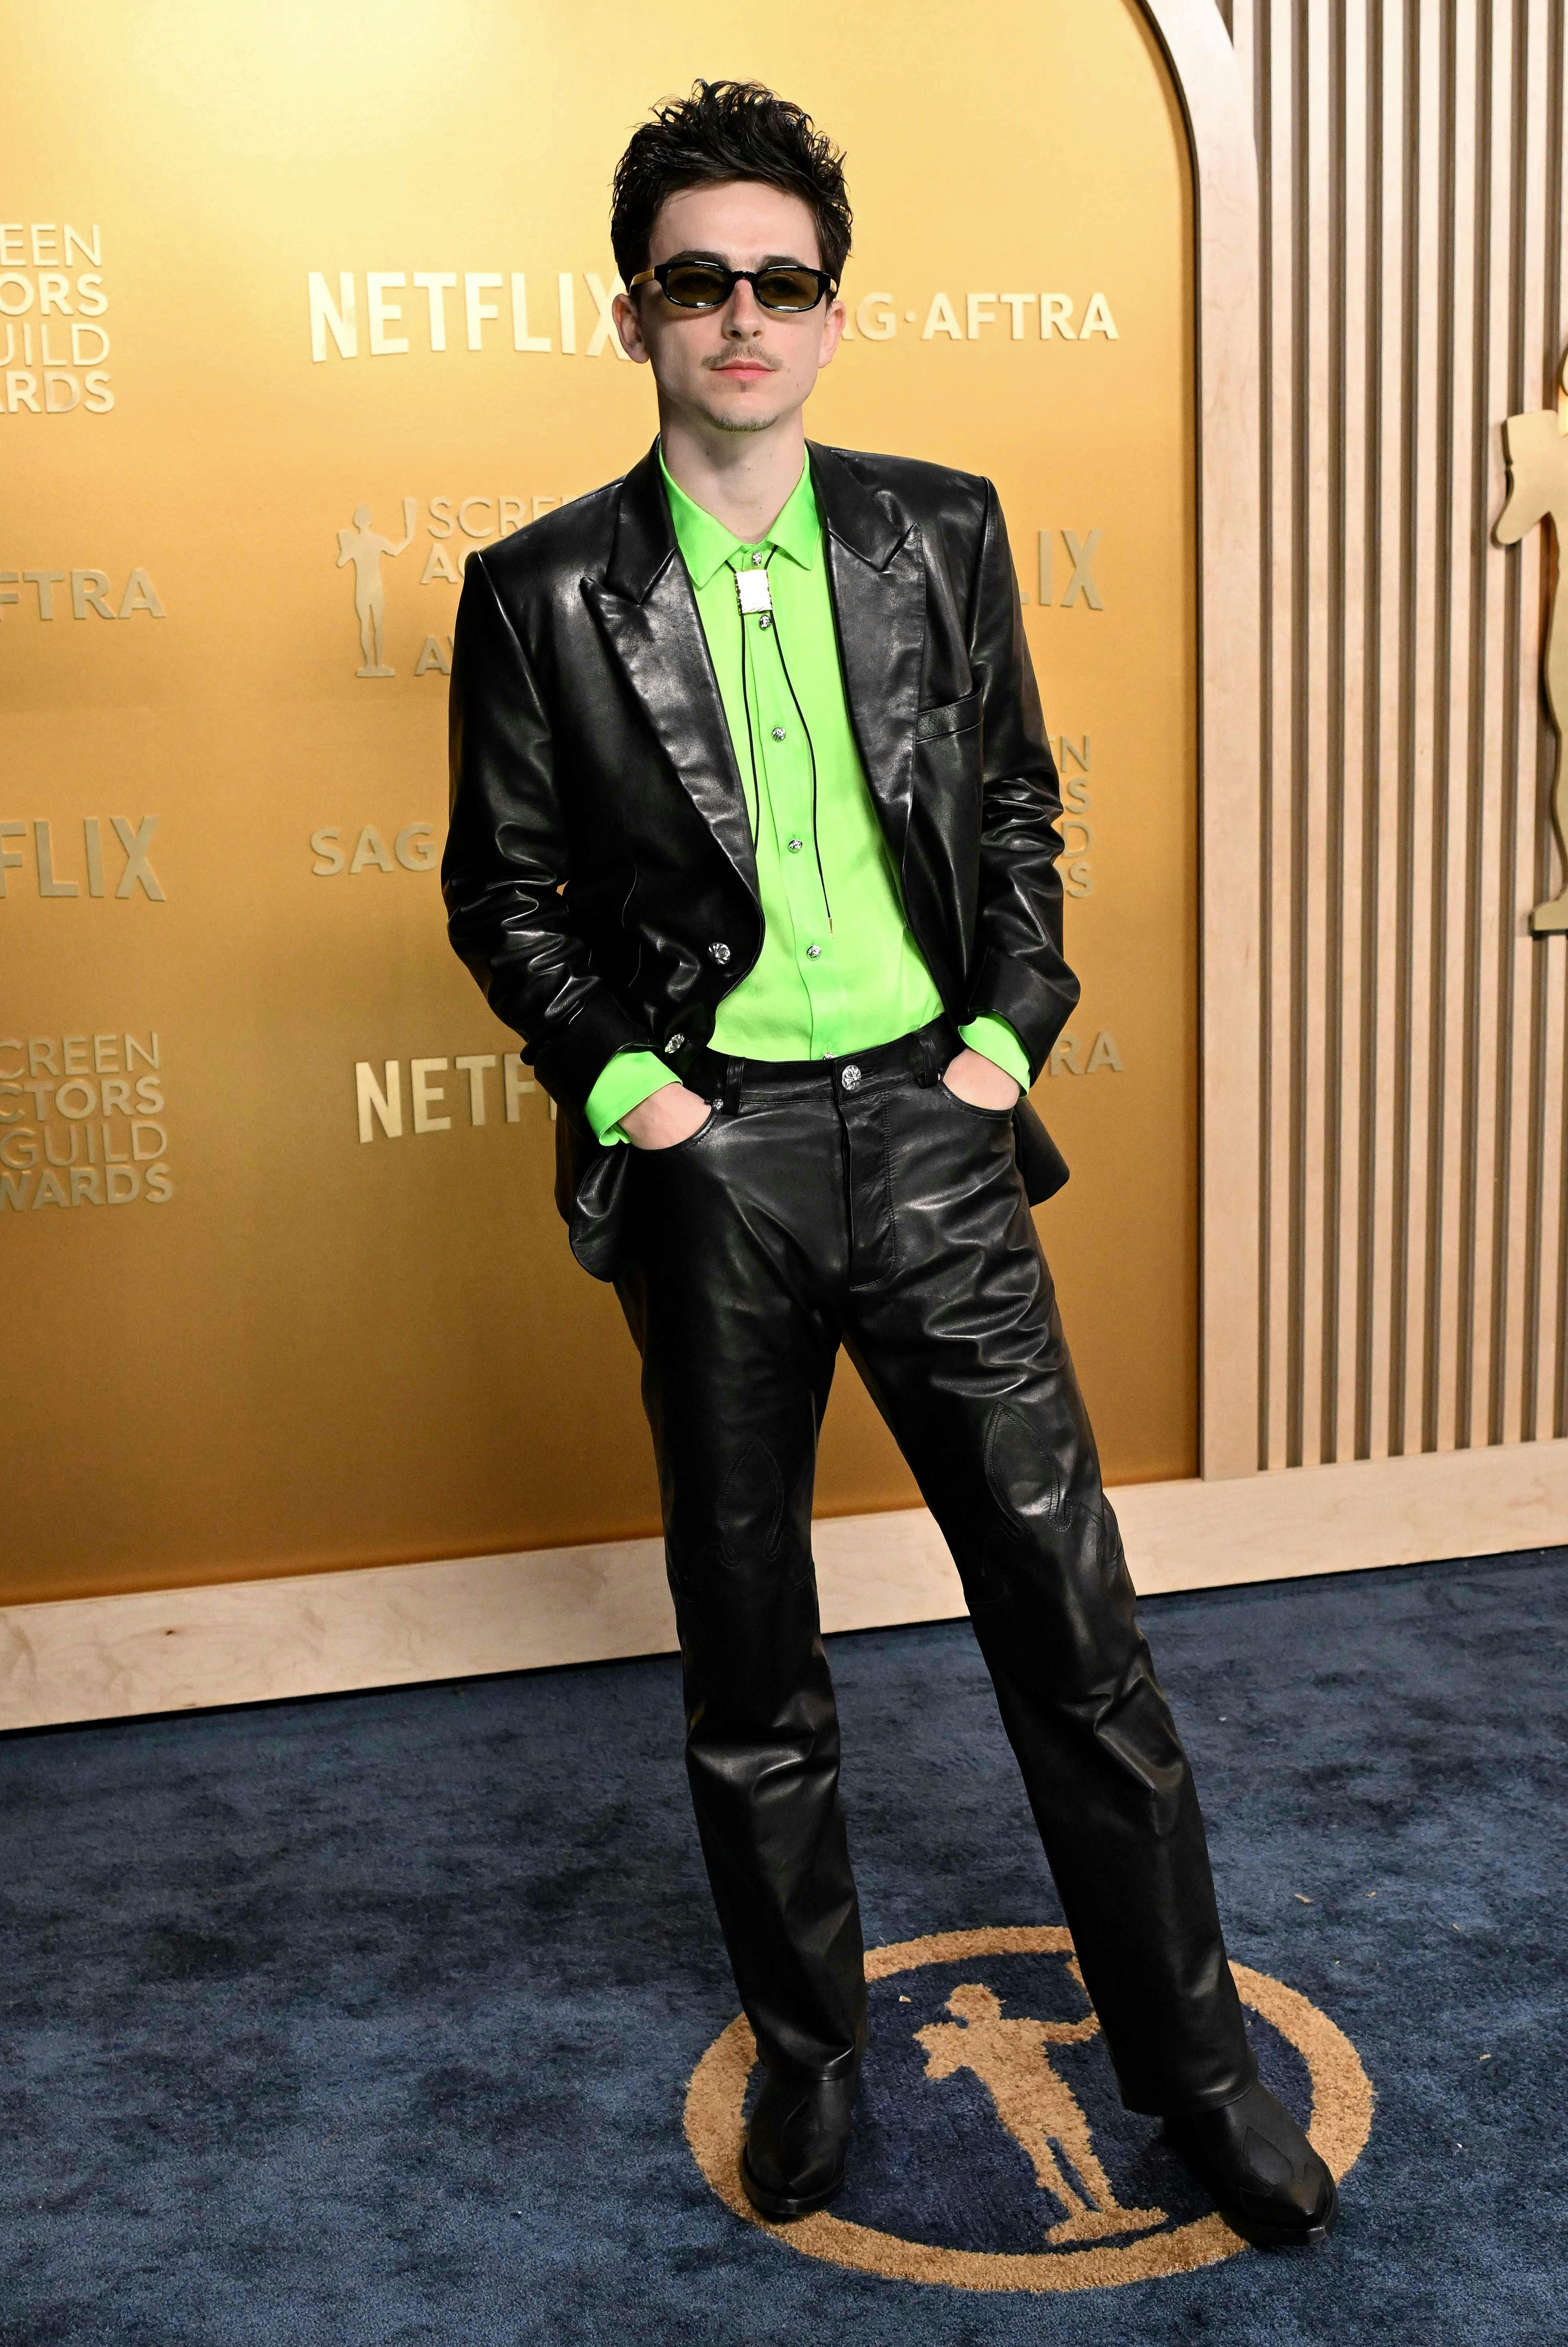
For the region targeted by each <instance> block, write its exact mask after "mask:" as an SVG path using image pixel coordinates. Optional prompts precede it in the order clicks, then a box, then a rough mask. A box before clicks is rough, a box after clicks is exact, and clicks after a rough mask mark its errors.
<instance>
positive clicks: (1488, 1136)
mask: <svg viewBox="0 0 1568 2347" xmlns="http://www.w3.org/2000/svg"><path fill="white" fill-rule="evenodd" d="M1481 29H1482V35H1483V38H1484V36H1485V35H1486V32H1487V30H1488V27H1487V26H1486V23H1485V18H1484V15H1483V18H1482V26H1481ZM1490 34H1491V41H1490V47H1489V48H1488V49H1487V50H1486V51H1485V52H1484V53H1483V55H1482V57H1481V65H1482V68H1483V73H1484V85H1485V86H1484V91H1483V95H1482V98H1481V109H1480V119H1481V126H1482V132H1483V138H1484V146H1485V156H1484V175H1483V176H1481V177H1478V181H1477V213H1476V229H1477V266H1478V270H1479V271H1480V272H1481V291H1480V293H1479V296H1478V303H1477V324H1478V331H1479V332H1481V333H1483V334H1484V337H1485V340H1484V347H1479V346H1478V350H1477V366H1476V378H1477V381H1478V383H1479V384H1480V385H1481V409H1480V412H1479V414H1478V415H1477V416H1476V419H1475V442H1476V466H1475V487H1474V495H1473V497H1472V500H1471V520H1470V538H1471V548H1472V560H1473V563H1474V567H1475V571H1476V575H1477V578H1478V580H1479V584H1480V593H1479V595H1478V599H1477V604H1476V610H1475V630H1474V631H1473V635H1472V648H1473V651H1474V655H1475V682H1476V692H1477V700H1476V702H1475V703H1474V704H1473V706H1472V712H1471V745H1470V759H1469V767H1470V772H1469V782H1468V791H1469V799H1470V830H1471V846H1472V860H1471V873H1470V897H1469V903H1468V906H1467V908H1466V917H1465V918H1466V928H1467V930H1468V933H1469V953H1470V962H1471V976H1470V989H1471V1000H1472V1010H1471V1019H1470V1022H1469V1031H1470V1037H1471V1044H1470V1049H1471V1054H1472V1056H1473V1069H1472V1070H1471V1071H1468V1075H1469V1081H1468V1084H1467V1095H1466V1103H1465V1127H1466V1164H1465V1172H1464V1187H1463V1189H1462V1191H1461V1194H1460V1206H1461V1212H1462V1214H1463V1215H1464V1220H1465V1224H1466V1231H1465V1240H1466V1245H1465V1254H1464V1263H1463V1266H1462V1269H1461V1278H1460V1323H1461V1326H1462V1327H1464V1329H1465V1330H1466V1331H1467V1335H1468V1344H1467V1348H1466V1351H1465V1354H1464V1355H1463V1357H1462V1358H1461V1362H1460V1391H1459V1409H1458V1413H1457V1423H1456V1429H1455V1440H1456V1442H1457V1443H1458V1445H1459V1446H1460V1448H1469V1447H1470V1446H1471V1445H1472V1444H1480V1443H1485V1442H1492V1441H1495V1440H1497V1434H1496V1431H1495V1419H1496V1415H1497V1411H1496V1391H1497V1386H1496V1371H1497V1368H1498V1367H1499V1366H1500V1357H1499V1356H1497V1355H1496V1353H1495V1351H1494V1348H1495V1343H1496V1337H1497V1333H1498V1332H1497V1315H1496V1311H1495V1309H1494V1291H1495V1289H1496V1286H1497V1283H1498V1282H1499V1280H1500V1279H1501V1276H1502V1274H1503V1266H1504V1265H1505V1263H1506V1257H1507V1245H1508V1223H1507V1194H1506V1187H1505V1180H1506V1169H1507V1161H1508V1129H1507V1118H1508V1087H1509V1060H1508V1051H1507V1034H1506V1030H1505V1028H1504V1025H1503V1020H1504V1016H1505V1014H1504V1010H1503V1003H1504V1001H1505V999H1506V994H1507V989H1506V986H1505V983H1504V959H1505V957H1504V951H1503V938H1504V936H1505V930H1504V926H1503V922H1504V913H1503V908H1504V903H1505V889H1506V875H1507V872H1508V868H1509V867H1510V866H1511V865H1512V845H1513V842H1512V832H1511V830H1510V828H1509V825H1508V820H1507V818H1508V815H1509V809H1508V805H1507V804H1506V794H1505V792H1504V790H1503V787H1502V784H1503V769H1504V764H1505V760H1506V755H1507V731H1508V728H1507V723H1506V717H1507V712H1506V706H1505V698H1506V693H1507V684H1508V678H1507V657H1506V655H1507V646H1506V643H1505V641H1504V631H1505V629H1506V625H1507V618H1508V569H1509V565H1508V557H1507V556H1506V554H1504V552H1503V551H1502V549H1501V548H1499V547H1495V546H1492V545H1491V523H1492V518H1493V517H1494V516H1495V515H1496V514H1497V513H1498V512H1499V511H1500V510H1501V502H1502V487H1503V466H1502V436H1501V432H1500V430H1499V429H1498V425H1497V421H1496V419H1497V418H1498V417H1499V416H1501V415H1504V414H1505V413H1506V412H1507V407H1506V403H1507V399H1508V361H1509V345H1510V328H1511V323H1512V317H1513V303H1514V299H1515V294H1514V286H1513V274H1512V265H1511V264H1512V240H1513V230H1514V220H1513V205H1512V194H1513V169H1512V160H1513V98H1514V89H1513V13H1512V0H1508V5H1504V6H1501V7H1499V8H1497V9H1495V10H1494V11H1493V13H1492V15H1491V26H1490Z"/></svg>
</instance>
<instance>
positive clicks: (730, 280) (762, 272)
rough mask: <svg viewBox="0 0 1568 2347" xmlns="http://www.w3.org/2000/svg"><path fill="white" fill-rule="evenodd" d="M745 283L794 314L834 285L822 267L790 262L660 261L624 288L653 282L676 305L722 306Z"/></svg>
mask: <svg viewBox="0 0 1568 2347" xmlns="http://www.w3.org/2000/svg"><path fill="white" fill-rule="evenodd" d="M742 282H744V283H746V284H747V285H749V286H750V287H751V289H752V292H753V293H754V294H755V296H756V298H757V301H758V302H759V304H760V305H761V307H762V308H763V309H764V310H777V311H786V312H791V311H793V312H795V313H799V312H801V311H804V310H815V307H816V305H817V303H818V302H820V301H822V300H823V299H824V297H825V296H827V295H831V294H832V293H833V292H834V291H835V286H834V281H833V279H832V278H831V277H830V276H829V275H828V273H827V272H826V270H825V269H807V268H805V267H804V266H803V265H802V264H801V263H800V262H798V261H770V263H769V264H768V266H767V268H765V269H726V268H725V267H724V265H723V262H722V261H660V263H659V264H658V266H657V268H654V269H640V270H639V271H638V272H637V274H636V276H635V277H634V278H633V279H632V281H631V282H630V285H629V286H628V287H627V289H626V290H627V292H629V293H635V292H636V291H637V288H638V287H639V286H640V285H647V284H649V283H652V284H655V285H657V286H658V288H659V290H660V292H661V293H662V294H663V296H664V299H665V300H666V302H673V303H674V305H675V307H676V309H677V310H722V309H723V306H724V304H725V302H727V301H728V300H729V298H730V296H731V294H732V293H733V292H734V290H735V288H736V286H737V285H739V284H741V283H742Z"/></svg>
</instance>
